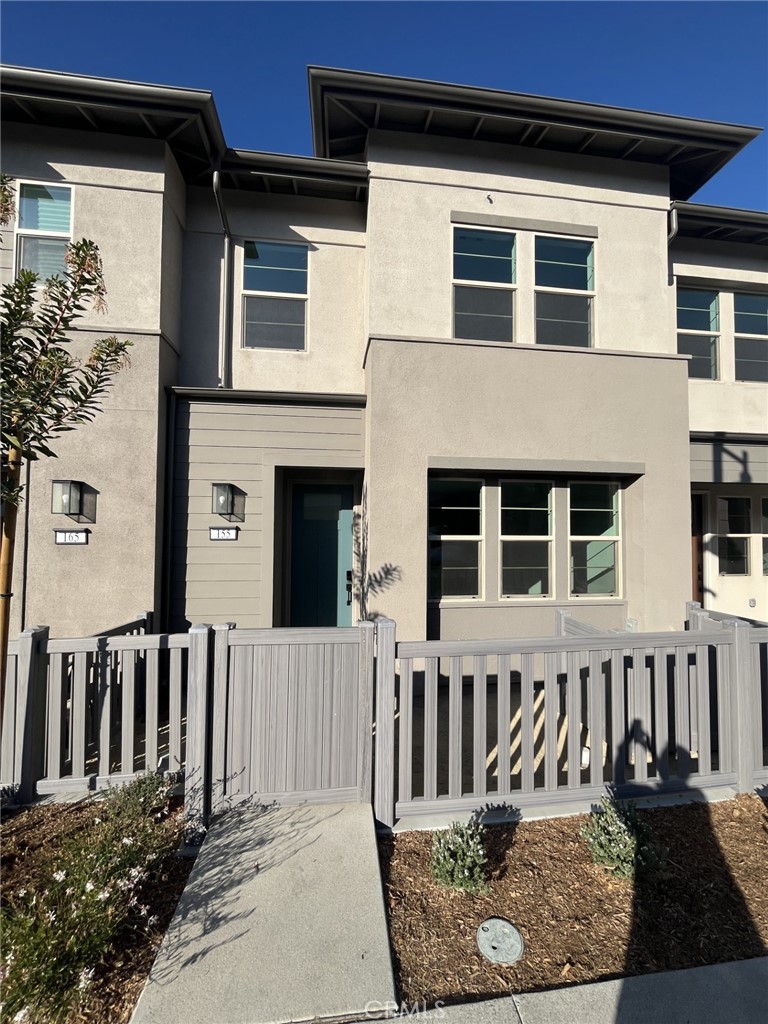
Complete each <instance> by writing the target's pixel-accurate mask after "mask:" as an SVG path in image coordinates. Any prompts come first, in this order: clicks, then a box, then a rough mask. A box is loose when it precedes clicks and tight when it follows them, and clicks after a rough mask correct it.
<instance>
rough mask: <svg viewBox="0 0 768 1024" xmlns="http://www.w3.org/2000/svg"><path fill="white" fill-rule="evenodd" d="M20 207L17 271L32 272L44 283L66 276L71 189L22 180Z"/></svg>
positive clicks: (70, 231) (18, 202)
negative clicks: (57, 276)
mask: <svg viewBox="0 0 768 1024" xmlns="http://www.w3.org/2000/svg"><path fill="white" fill-rule="evenodd" d="M17 208H18V220H17V225H16V267H17V270H31V271H32V272H33V273H35V274H37V275H38V277H39V278H40V280H41V281H45V280H47V279H48V278H49V277H53V276H54V275H55V274H63V273H64V271H65V269H66V255H67V248H68V247H69V244H70V242H71V239H72V189H71V188H70V186H68V185H49V184H46V183H44V182H26V181H20V182H19V183H18V201H17Z"/></svg>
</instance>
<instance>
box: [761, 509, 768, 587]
mask: <svg viewBox="0 0 768 1024" xmlns="http://www.w3.org/2000/svg"><path fill="white" fill-rule="evenodd" d="M760 513H761V515H760V532H761V533H762V535H763V576H768V498H763V499H762V504H761V507H760Z"/></svg>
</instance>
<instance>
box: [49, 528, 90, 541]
mask: <svg viewBox="0 0 768 1024" xmlns="http://www.w3.org/2000/svg"><path fill="white" fill-rule="evenodd" d="M53 532H54V534H55V536H56V543H57V544H87V543H88V531H87V530H54V531H53Z"/></svg>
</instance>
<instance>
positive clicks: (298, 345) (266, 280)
mask: <svg viewBox="0 0 768 1024" xmlns="http://www.w3.org/2000/svg"><path fill="white" fill-rule="evenodd" d="M307 261H308V246H306V245H295V244H292V243H287V242H246V243H245V245H244V247H243V347H244V348H272V349H284V350H288V351H302V350H303V349H304V348H305V347H306V340H305V335H306V316H307V314H306V306H307Z"/></svg>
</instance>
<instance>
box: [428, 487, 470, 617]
mask: <svg viewBox="0 0 768 1024" xmlns="http://www.w3.org/2000/svg"><path fill="white" fill-rule="evenodd" d="M482 494H483V482H482V481H481V480H458V479H455V478H452V479H450V480H447V479H439V478H436V479H431V480H430V481H429V597H430V599H431V600H440V599H442V598H479V597H480V596H481V588H482V578H481V577H482V574H481V569H480V567H481V565H482V559H483V509H482Z"/></svg>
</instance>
